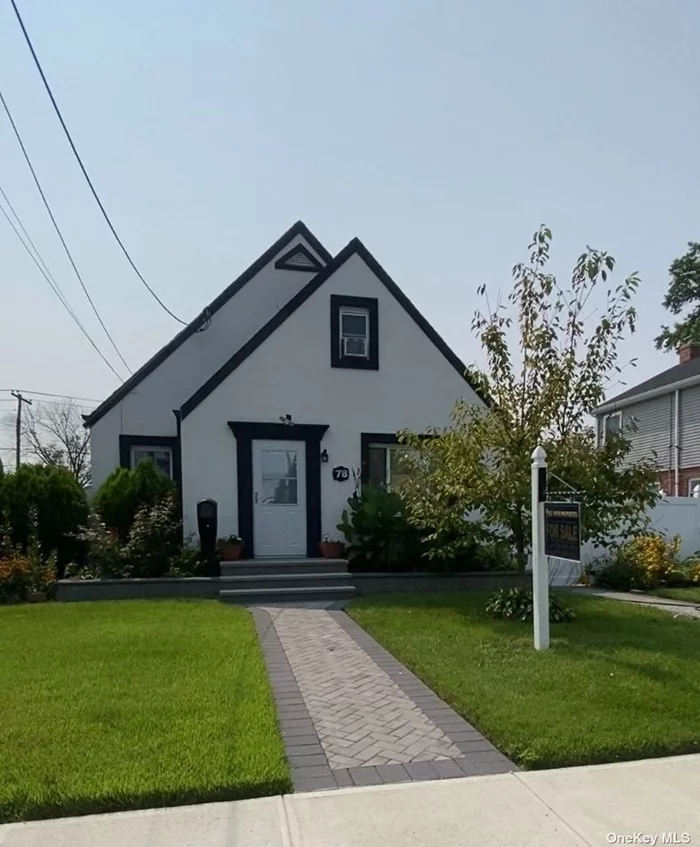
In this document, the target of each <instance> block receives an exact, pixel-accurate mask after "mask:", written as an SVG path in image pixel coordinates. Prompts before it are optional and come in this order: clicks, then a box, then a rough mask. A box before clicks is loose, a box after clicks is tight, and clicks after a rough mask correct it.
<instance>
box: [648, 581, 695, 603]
mask: <svg viewBox="0 0 700 847" xmlns="http://www.w3.org/2000/svg"><path fill="white" fill-rule="evenodd" d="M649 594H655V595H656V596H657V597H666V598H667V599H669V600H685V601H687V602H688V603H700V585H697V586H693V587H692V588H655V589H654V590H653V591H650V592H649Z"/></svg>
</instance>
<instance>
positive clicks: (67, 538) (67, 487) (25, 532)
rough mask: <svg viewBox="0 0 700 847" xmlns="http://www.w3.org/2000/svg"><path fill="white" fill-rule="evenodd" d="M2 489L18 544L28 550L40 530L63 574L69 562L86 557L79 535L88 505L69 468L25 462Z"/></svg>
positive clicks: (45, 547)
mask: <svg viewBox="0 0 700 847" xmlns="http://www.w3.org/2000/svg"><path fill="white" fill-rule="evenodd" d="M2 489H3V501H4V509H5V514H6V518H7V524H8V528H9V535H10V540H11V543H12V545H13V546H14V547H19V548H20V549H21V550H22V551H24V552H26V550H27V549H28V546H29V543H30V539H31V536H32V533H33V532H34V531H36V534H37V537H38V541H39V544H40V547H41V551H42V553H44V554H46V555H48V553H50V552H53V551H55V553H56V565H57V570H58V573H59V574H62V572H63V568H64V567H65V565H66V564H67V563H68V562H70V561H73V560H75V559H78V560H81V559H82V556H83V553H84V547H83V545H82V543H81V541H80V540H79V539H78V537H77V534H78V530H79V528H80V527H81V526H82V525H83V524H85V521H86V520H87V516H88V504H87V498H86V496H85V491H84V490H83V488H82V486H81V485H80V483H79V482H78V481H77V479H76V478H75V477H74V476H73V474H72V473H71V472H70V471H69V470H67V469H66V468H58V467H45V466H43V465H21V466H20V467H19V469H18V470H17V471H15V472H14V473H12V474H7V475H6V476H5V478H4V479H3V480H2ZM33 515H35V517H33Z"/></svg>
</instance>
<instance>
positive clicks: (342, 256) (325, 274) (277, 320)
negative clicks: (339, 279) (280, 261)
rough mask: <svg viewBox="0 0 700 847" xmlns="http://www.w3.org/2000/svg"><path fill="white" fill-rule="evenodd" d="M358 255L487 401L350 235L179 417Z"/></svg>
mask: <svg viewBox="0 0 700 847" xmlns="http://www.w3.org/2000/svg"><path fill="white" fill-rule="evenodd" d="M356 254H357V255H358V256H360V258H361V259H363V261H364V262H365V264H366V265H367V266H368V267H369V268H370V270H372V271H373V272H374V274H375V275H376V276H377V278H378V279H379V280H380V281H381V282H382V283H383V284H384V285H385V286H386V288H387V289H388V290H389V291H390V292H391V293H392V294H393V295H394V297H395V298H396V300H398V302H399V303H400V304H401V306H403V308H404V309H405V310H406V311H407V312H408V314H409V315H410V316H411V317H412V318H413V320H414V321H415V322H416V323H417V324H418V326H419V327H420V328H421V329H422V330H423V332H424V333H425V334H426V335H427V336H428V338H429V339H430V340H431V341H432V342H433V344H434V345H435V346H436V347H437V348H438V350H439V351H440V352H441V353H442V354H443V356H444V357H445V358H446V359H447V361H448V362H449V363H450V364H451V365H452V367H453V368H455V370H456V371H457V372H458V373H459V374H460V376H461V377H463V378H464V379H465V381H466V382H467V383H468V384H469V386H470V387H471V388H472V389H473V390H474V391H475V392H476V394H477V396H479V397H480V398H481V399H482V400H483V401H484V402H487V401H486V400H485V398H484V397H483V396H482V394H481V392H480V391H479V388H478V387H477V386H476V385H475V384H474V383H473V382H472V380H471V379H470V375H469V371H468V369H467V367H466V365H465V364H464V362H462V361H461V359H460V358H459V357H458V356H457V354H456V353H455V352H454V351H453V350H452V349H451V348H450V347H448V345H447V343H446V342H445V341H444V340H443V339H442V338H441V337H440V335H438V333H437V332H436V330H435V329H433V327H432V326H431V325H430V323H428V321H427V320H426V319H425V318H424V317H423V315H422V314H421V313H420V312H419V311H418V309H417V308H416V307H415V306H414V305H413V303H411V301H410V300H409V299H408V297H407V296H406V295H405V294H404V293H403V291H401V289H400V288H399V286H398V285H397V284H396V283H395V282H394V280H393V279H392V278H391V277H390V276H389V274H388V273H387V272H386V271H385V270H384V268H383V267H382V266H381V265H380V264H379V262H378V261H377V260H376V259H375V258H374V256H373V255H372V254H371V253H370V252H369V250H368V249H367V248H366V247H365V245H364V244H363V243H362V242H361V241H360V239H359V238H353V240H352V241H350V242H349V244H347V245H346V246H345V247H344V248H343V249H342V250H341V251H340V253H338V255H337V256H336V257H335V259H333V260H332V261H331V262H329V264H327V265H326V267H325V268H324V270H323V271H321V272H320V273H319V274H317V275H316V276H315V277H314V278H313V279H312V280H310V281H309V282H308V283H307V284H306V285H305V286H304V287H303V288H302V289H301V290H300V291H298V292H297V293H296V294H295V295H294V296H293V297H292V298H291V299H290V300H289V301H288V302H287V303H286V304H285V305H284V306H283V307H282V308H281V309H280V310H279V312H277V314H276V315H275V316H274V317H272V318H271V319H270V320H269V321H268V322H267V323H266V324H265V326H263V327H262V328H261V329H260V330H258V332H256V333H255V335H254V336H253V337H252V338H251V339H250V340H249V341H247V342H246V343H245V344H244V345H243V346H242V347H241V348H240V349H239V350H237V351H236V352H235V353H234V354H233V356H231V357H230V358H229V359H228V360H227V361H226V362H224V364H223V365H222V366H221V367H220V368H219V370H218V371H216V373H215V374H213V375H212V376H211V377H210V378H209V379H208V380H207V381H206V382H205V383H204V385H202V386H201V387H200V388H198V389H197V391H195V393H194V394H193V395H192V396H191V397H190V398H189V399H188V400H186V401H185V403H183V405H182V409H181V417H182V419H184V418H186V417H187V416H188V415H189V414H190V412H192V411H194V409H196V408H197V406H199V404H200V403H201V402H202V401H203V400H204V399H205V398H207V397H208V396H209V395H210V394H211V393H212V391H214V389H215V388H216V387H217V386H219V385H220V384H221V383H222V382H223V381H224V380H225V379H226V377H228V376H229V375H230V374H231V373H233V371H235V370H236V368H237V367H238V366H239V365H241V364H242V363H243V362H245V360H246V359H247V358H248V357H249V356H250V355H251V354H252V353H253V352H255V350H257V349H258V347H260V345H261V344H262V343H263V342H264V341H265V340H266V339H267V338H269V337H270V336H271V335H272V333H273V332H274V331H275V330H276V329H277V328H278V327H279V326H281V325H282V324H283V323H284V322H285V321H286V320H287V318H288V317H290V316H291V315H293V314H294V312H296V310H297V309H298V308H299V307H300V306H301V305H302V304H303V303H305V302H306V301H307V300H308V299H309V297H311V295H312V294H313V293H314V292H315V291H318V289H319V288H320V287H321V286H322V285H323V283H324V282H325V281H326V280H327V279H329V278H330V277H331V276H332V275H333V274H334V273H335V272H336V271H337V270H338V268H340V267H341V266H342V265H343V264H345V262H347V260H348V259H349V258H350V257H351V256H354V255H356Z"/></svg>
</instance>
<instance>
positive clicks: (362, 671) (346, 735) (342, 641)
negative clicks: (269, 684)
mask: <svg viewBox="0 0 700 847" xmlns="http://www.w3.org/2000/svg"><path fill="white" fill-rule="evenodd" d="M268 611H269V613H270V615H271V616H272V618H273V621H274V627H275V630H276V631H277V635H278V637H279V639H280V642H281V644H282V646H283V648H284V651H285V653H286V656H287V659H288V660H289V664H290V666H291V669H292V671H293V673H294V676H295V677H296V681H297V684H298V686H299V690H300V692H301V695H302V697H303V699H304V702H305V704H306V708H307V709H308V712H309V715H310V716H311V720H312V721H313V724H314V727H315V729H316V732H317V733H318V736H319V739H320V741H321V745H322V747H323V750H324V752H325V754H326V757H327V759H328V762H329V764H330V766H331V768H333V769H340V768H355V767H360V766H372V765H395V764H407V763H409V762H432V761H439V760H445V759H458V758H460V757H462V755H463V754H462V753H461V752H460V750H459V749H458V748H457V747H456V746H455V744H453V742H452V741H451V740H450V738H449V737H448V736H447V735H446V734H445V733H444V732H443V731H442V730H441V729H439V728H438V727H437V726H436V725H435V724H434V723H433V721H432V720H430V718H429V717H427V716H426V715H425V714H424V713H423V712H422V711H421V709H420V708H419V707H418V706H417V705H416V704H415V703H413V701H412V700H410V699H409V698H408V697H407V696H406V694H404V693H403V692H402V691H401V689H400V688H399V687H398V686H397V685H396V684H395V683H394V682H392V680H391V679H390V678H389V676H388V675H387V674H386V673H385V672H384V671H383V670H382V669H381V668H380V667H379V666H378V665H377V664H376V663H375V662H374V661H373V660H372V659H371V658H370V657H369V656H368V655H367V653H366V652H365V651H364V650H363V649H362V648H361V647H359V646H358V644H357V643H356V642H355V641H354V640H353V639H352V638H351V637H350V636H349V635H348V634H347V633H346V632H345V631H344V630H343V629H342V628H341V627H340V626H339V625H338V624H337V623H336V622H335V620H333V618H332V617H331V615H329V614H328V612H326V611H323V610H309V609H303V610H301V609H269V610H268Z"/></svg>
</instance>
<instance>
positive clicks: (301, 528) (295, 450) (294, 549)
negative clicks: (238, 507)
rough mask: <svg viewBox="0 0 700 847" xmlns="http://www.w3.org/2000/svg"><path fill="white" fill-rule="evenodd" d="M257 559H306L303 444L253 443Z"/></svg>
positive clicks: (254, 522)
mask: <svg viewBox="0 0 700 847" xmlns="http://www.w3.org/2000/svg"><path fill="white" fill-rule="evenodd" d="M253 532H254V540H255V555H256V557H257V556H306V444H305V443H304V442H303V441H253Z"/></svg>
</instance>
